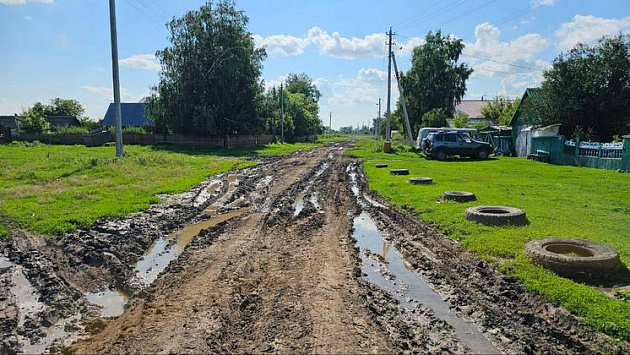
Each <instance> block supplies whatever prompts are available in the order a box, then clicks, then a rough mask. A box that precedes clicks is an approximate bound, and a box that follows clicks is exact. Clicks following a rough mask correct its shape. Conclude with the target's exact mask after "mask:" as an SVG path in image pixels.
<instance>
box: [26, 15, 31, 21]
mask: <svg viewBox="0 0 630 355" xmlns="http://www.w3.org/2000/svg"><path fill="white" fill-rule="evenodd" d="M24 19H25V20H26V21H33V16H24Z"/></svg>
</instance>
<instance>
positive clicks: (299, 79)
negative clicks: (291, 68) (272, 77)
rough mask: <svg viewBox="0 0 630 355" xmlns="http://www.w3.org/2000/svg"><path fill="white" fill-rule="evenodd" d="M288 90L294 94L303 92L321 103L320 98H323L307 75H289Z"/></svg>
mask: <svg viewBox="0 0 630 355" xmlns="http://www.w3.org/2000/svg"><path fill="white" fill-rule="evenodd" d="M286 90H287V91H288V92H292V93H297V92H301V93H302V94H304V95H306V96H307V97H310V98H312V99H313V100H315V101H319V98H320V97H321V96H322V94H321V92H320V91H319V89H318V88H317V86H316V85H315V84H314V83H313V80H312V79H311V78H310V77H309V76H308V75H306V74H305V73H299V74H296V73H291V74H289V76H288V77H287V80H286Z"/></svg>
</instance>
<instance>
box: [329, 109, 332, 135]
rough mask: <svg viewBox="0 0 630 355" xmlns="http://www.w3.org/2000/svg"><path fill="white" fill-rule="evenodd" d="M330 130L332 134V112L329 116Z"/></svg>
mask: <svg viewBox="0 0 630 355" xmlns="http://www.w3.org/2000/svg"><path fill="white" fill-rule="evenodd" d="M328 132H329V133H331V134H332V112H331V113H330V115H329V116H328Z"/></svg>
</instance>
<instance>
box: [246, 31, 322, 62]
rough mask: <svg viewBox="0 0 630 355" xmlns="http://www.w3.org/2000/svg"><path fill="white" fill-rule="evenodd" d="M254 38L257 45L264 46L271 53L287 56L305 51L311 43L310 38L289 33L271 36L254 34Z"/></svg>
mask: <svg viewBox="0 0 630 355" xmlns="http://www.w3.org/2000/svg"><path fill="white" fill-rule="evenodd" d="M253 38H254V42H255V43H256V47H258V48H262V47H264V48H265V49H267V53H268V54H269V55H282V56H285V57H288V56H291V55H299V54H302V53H304V48H306V47H307V46H308V45H309V44H310V42H309V40H308V38H298V37H294V36H288V35H273V36H269V37H262V36H259V35H254V36H253Z"/></svg>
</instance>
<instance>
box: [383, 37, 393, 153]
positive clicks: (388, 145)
mask: <svg viewBox="0 0 630 355" xmlns="http://www.w3.org/2000/svg"><path fill="white" fill-rule="evenodd" d="M392 35H393V34H392V28H391V27H390V28H389V33H387V36H388V37H389V39H388V41H387V58H388V63H387V112H385V115H386V116H387V129H386V131H385V143H384V144H383V152H385V153H389V152H391V150H392V111H391V108H392V106H391V99H392V98H391V96H392Z"/></svg>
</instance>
